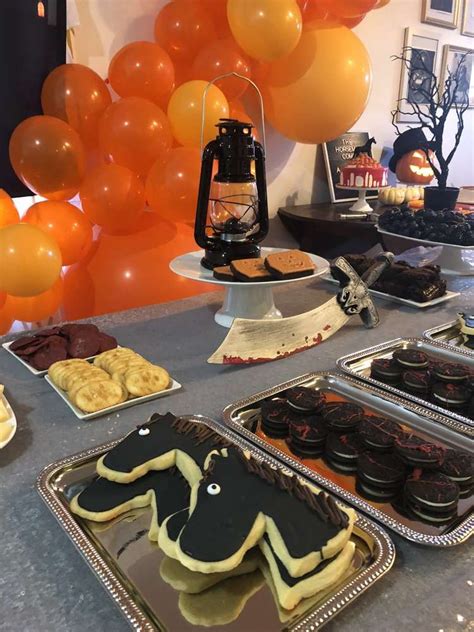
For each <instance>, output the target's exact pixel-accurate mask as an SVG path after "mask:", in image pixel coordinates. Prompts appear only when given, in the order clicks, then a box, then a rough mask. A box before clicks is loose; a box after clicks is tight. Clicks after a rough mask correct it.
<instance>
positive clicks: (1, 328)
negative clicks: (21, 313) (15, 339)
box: [0, 304, 14, 336]
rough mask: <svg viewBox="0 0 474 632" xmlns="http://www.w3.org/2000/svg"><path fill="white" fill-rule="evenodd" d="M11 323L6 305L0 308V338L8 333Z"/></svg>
mask: <svg viewBox="0 0 474 632" xmlns="http://www.w3.org/2000/svg"><path fill="white" fill-rule="evenodd" d="M13 322H14V318H13V316H12V315H11V314H10V310H9V309H8V308H7V305H6V304H4V305H3V306H2V307H0V336H3V335H4V334H7V333H8V332H9V331H10V329H11V326H12V325H13Z"/></svg>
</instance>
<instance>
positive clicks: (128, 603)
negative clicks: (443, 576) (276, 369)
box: [37, 416, 395, 632]
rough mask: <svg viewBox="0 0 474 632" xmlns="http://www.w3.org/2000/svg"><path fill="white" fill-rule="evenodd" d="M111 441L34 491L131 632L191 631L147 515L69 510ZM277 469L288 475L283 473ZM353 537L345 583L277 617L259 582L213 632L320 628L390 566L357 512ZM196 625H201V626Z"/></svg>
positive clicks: (238, 440)
mask: <svg viewBox="0 0 474 632" xmlns="http://www.w3.org/2000/svg"><path fill="white" fill-rule="evenodd" d="M186 419H188V420H189V421H193V422H197V423H203V424H205V425H207V426H209V427H210V428H212V429H213V430H215V431H216V432H217V433H219V434H221V435H223V436H225V437H227V438H228V439H230V440H231V441H233V442H234V443H235V444H236V445H237V446H239V447H241V448H243V449H246V450H250V451H251V452H252V454H253V456H255V457H257V458H259V459H261V460H262V461H265V462H266V463H268V464H270V465H274V466H275V467H279V468H282V466H281V464H279V463H278V462H277V460H276V459H275V458H273V457H272V456H270V455H269V454H268V453H266V452H264V451H262V450H260V449H259V448H257V447H255V446H253V445H252V444H250V443H248V442H247V441H245V440H244V439H243V438H242V437H239V436H238V435H236V434H235V433H233V432H232V431H231V430H230V429H228V428H226V427H224V426H222V425H221V424H218V423H217V422H215V421H212V420H210V419H207V418H205V417H200V416H196V417H186ZM116 443H117V442H113V443H109V444H106V445H102V446H99V447H97V448H92V449H90V450H86V451H84V452H82V453H79V454H75V455H73V456H70V457H67V458H65V459H62V460H61V461H57V462H56V463H52V464H51V465H49V466H47V467H46V468H45V469H44V470H43V471H42V473H41V474H40V476H39V478H38V481H37V490H38V492H39V494H40V496H41V497H42V499H43V500H44V502H45V503H46V505H47V506H48V508H49V509H50V511H51V512H52V513H53V515H54V517H55V518H56V519H57V521H58V522H59V524H60V526H61V527H62V528H63V529H64V531H65V532H66V534H67V535H68V537H69V538H70V539H71V540H72V542H73V543H74V544H75V546H76V547H77V549H78V550H79V552H80V553H81V555H82V556H83V557H84V559H85V560H86V562H87V563H88V564H89V566H90V567H91V569H92V570H93V572H94V574H95V575H96V577H97V579H98V580H99V581H100V582H101V583H102V585H103V587H104V588H105V589H106V591H107V592H108V593H109V596H110V597H111V598H112V599H113V601H114V602H115V604H116V606H117V607H118V608H119V609H120V610H121V612H122V614H123V615H124V616H125V618H126V619H127V621H128V623H129V624H130V626H131V628H132V629H134V630H137V631H138V630H140V631H141V632H142V631H150V632H151V631H152V630H170V631H175V630H179V631H180V632H190V631H192V630H195V629H196V627H195V626H194V625H192V624H191V623H189V621H188V620H186V618H185V616H184V614H182V612H184V610H183V606H184V604H183V603H181V599H182V593H178V592H176V591H175V590H174V589H173V588H171V586H169V585H168V584H166V583H165V582H164V580H163V579H162V578H161V576H160V572H159V569H160V564H161V561H162V560H163V558H164V555H163V553H162V552H161V551H160V549H159V548H158V546H157V545H156V544H154V543H151V542H150V541H149V540H148V538H147V535H146V534H147V531H148V526H149V524H150V510H149V509H140V510H135V511H133V512H129V513H128V514H124V515H122V516H120V517H119V518H116V519H115V520H111V521H110V522H107V523H93V522H90V521H87V520H84V519H81V518H79V517H78V516H75V515H74V514H72V513H71V512H70V510H69V500H70V499H71V498H72V496H74V495H75V494H76V493H78V492H79V491H80V490H81V489H82V488H83V487H84V486H85V484H87V483H88V482H90V480H91V479H92V477H93V476H94V475H95V466H96V462H97V460H98V458H99V457H100V456H101V455H103V454H104V453H105V452H107V451H108V450H110V449H111V448H112V447H113V446H114V445H116ZM282 469H284V470H285V471H287V472H288V468H282ZM352 539H353V541H354V542H355V544H356V553H355V557H354V563H353V566H352V567H351V569H350V570H349V571H348V574H347V575H346V577H345V578H344V579H343V580H341V581H340V583H339V584H337V585H336V586H334V587H333V588H331V589H330V590H326V591H322V592H321V593H319V594H316V595H315V596H314V597H311V598H308V599H306V600H304V601H303V602H301V603H300V604H299V605H298V606H297V608H296V609H295V611H292V612H288V611H281V610H280V611H278V609H277V607H276V605H275V602H274V599H273V596H272V593H271V591H270V589H269V587H268V586H267V585H266V584H264V582H263V578H262V579H261V581H260V588H259V589H258V590H257V591H255V590H253V591H252V594H254V596H252V597H251V598H250V597H249V598H248V601H247V602H246V605H245V607H243V610H242V612H241V613H240V614H239V615H238V617H237V618H236V619H235V620H232V622H229V623H228V624H227V625H218V626H215V627H213V629H214V630H216V632H219V631H221V630H224V629H225V630H228V631H229V632H241V631H242V630H259V629H265V630H266V631H267V632H271V631H273V630H275V631H276V630H283V629H284V630H285V631H287V630H288V631H290V630H292V631H294V632H310V631H314V630H316V629H320V628H321V627H322V626H323V625H324V624H326V623H327V622H328V621H330V620H331V619H332V618H334V617H335V616H336V615H337V614H338V612H340V611H341V610H342V609H343V608H345V607H346V606H348V605H350V604H351V603H352V602H354V601H355V600H356V599H357V598H358V597H359V596H360V594H361V593H363V592H364V591H365V590H367V589H369V588H370V587H371V586H372V585H373V584H374V583H375V582H376V581H377V580H379V579H380V578H381V577H382V576H383V575H384V574H385V573H387V572H388V571H389V570H390V568H391V567H392V565H393V562H394V560H395V548H394V546H393V543H392V541H391V540H390V538H389V537H388V535H387V534H386V533H385V531H383V530H382V529H381V528H380V527H379V526H378V525H377V524H375V523H374V522H372V521H371V520H368V519H367V518H365V517H363V516H362V515H361V514H358V515H357V521H356V524H355V527H354V532H353V535H352ZM78 563H79V562H78ZM258 573H259V572H258ZM209 590H212V589H209ZM208 592H209V591H206V593H208ZM204 594H205V593H201V594H200V595H196V596H193V599H194V600H193V601H192V603H194V606H196V605H197V606H198V607H199V598H200V597H201V595H204ZM239 598H240V597H239ZM244 601H245V595H243V596H242V604H243V602H244ZM213 603H214V605H213V607H212V608H211V610H213V614H214V613H215V609H216V608H217V607H218V603H217V601H216V602H213ZM180 604H181V605H180ZM225 606H226V603H225V602H224V603H223V607H225ZM188 607H189V602H188ZM225 614H226V613H224V615H225ZM188 616H189V615H188ZM228 618H229V617H228ZM230 618H231V617H230ZM200 624H201V625H206V623H205V622H204V621H200ZM207 625H209V624H207ZM199 629H201V627H199Z"/></svg>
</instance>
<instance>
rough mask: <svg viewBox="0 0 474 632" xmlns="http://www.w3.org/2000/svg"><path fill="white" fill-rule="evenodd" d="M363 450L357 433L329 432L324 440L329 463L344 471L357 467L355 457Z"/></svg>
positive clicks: (353, 469) (363, 447)
mask: <svg viewBox="0 0 474 632" xmlns="http://www.w3.org/2000/svg"><path fill="white" fill-rule="evenodd" d="M364 450H365V445H364V443H363V441H362V440H361V438H360V437H359V435H358V434H357V433H354V432H351V433H349V434H343V435H341V434H337V433H336V432H331V433H330V434H329V435H328V438H327V440H326V458H327V460H328V462H329V465H330V466H331V467H332V466H333V465H335V466H336V468H335V469H340V470H342V471H344V472H354V471H355V470H356V469H357V459H358V458H359V456H360V454H361V453H362V452H363V451H364Z"/></svg>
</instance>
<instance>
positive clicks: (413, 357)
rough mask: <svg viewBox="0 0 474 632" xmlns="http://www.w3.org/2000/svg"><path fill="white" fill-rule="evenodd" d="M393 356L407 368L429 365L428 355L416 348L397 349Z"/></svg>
mask: <svg viewBox="0 0 474 632" xmlns="http://www.w3.org/2000/svg"><path fill="white" fill-rule="evenodd" d="M393 358H394V360H396V361H397V362H398V363H399V364H401V366H402V367H405V368H407V369H425V368H426V367H427V366H428V356H427V355H426V353H423V351H417V350H416V349H397V350H396V351H394V352H393Z"/></svg>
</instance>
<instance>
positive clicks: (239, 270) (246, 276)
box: [230, 257, 274, 282]
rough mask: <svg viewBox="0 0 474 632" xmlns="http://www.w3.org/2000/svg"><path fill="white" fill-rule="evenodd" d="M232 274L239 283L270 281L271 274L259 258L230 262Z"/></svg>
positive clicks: (271, 278)
mask: <svg viewBox="0 0 474 632" xmlns="http://www.w3.org/2000/svg"><path fill="white" fill-rule="evenodd" d="M230 269H231V270H232V274H233V275H234V277H235V278H236V279H238V280H239V281H246V282H251V281H272V280H274V277H273V275H272V274H271V272H269V271H268V270H267V268H266V267H265V264H264V260H263V259H262V258H260V257H258V258H254V259H236V260H235V261H231V262H230Z"/></svg>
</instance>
